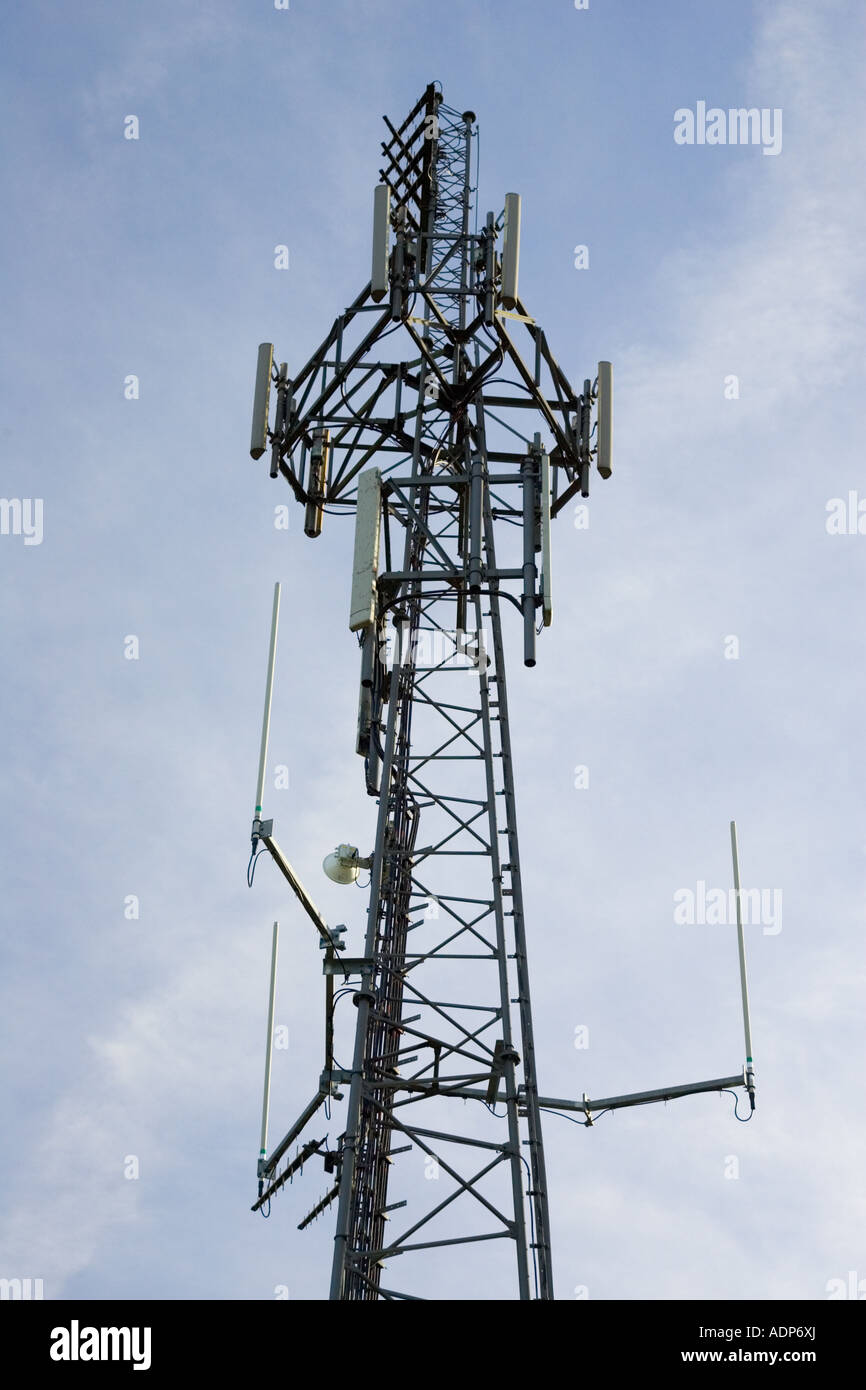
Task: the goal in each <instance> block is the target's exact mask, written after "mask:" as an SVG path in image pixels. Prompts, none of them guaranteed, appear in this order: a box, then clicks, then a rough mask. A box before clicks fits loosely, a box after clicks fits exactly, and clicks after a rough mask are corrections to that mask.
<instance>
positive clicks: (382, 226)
mask: <svg viewBox="0 0 866 1390" xmlns="http://www.w3.org/2000/svg"><path fill="white" fill-rule="evenodd" d="M390 231H391V190H390V188H389V187H388V185H387V183H380V184H377V185H376V188H375V189H374V191H373V269H372V272H371V275H370V298H371V299H374V300H375V301H376V303H377V304H378V303H379V300H380V299H384V298H385V295H386V294H387V293H388V265H389V239H390Z"/></svg>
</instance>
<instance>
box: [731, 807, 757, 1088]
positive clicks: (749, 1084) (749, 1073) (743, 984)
mask: <svg viewBox="0 0 866 1390" xmlns="http://www.w3.org/2000/svg"><path fill="white" fill-rule="evenodd" d="M731 855H732V858H733V861H734V895H735V897H736V899H737V945H738V947H739V952H740V988H741V990H742V993H743V1033H744V1035H745V1040H746V1090H747V1091H748V1093H749V1104H750V1105H751V1107H752V1109H753V1110H754V1108H755V1072H754V1063H753V1061H752V1025H751V1023H750V1021H749V986H748V983H747V981H746V942H745V939H744V937H743V909H742V904H741V902H740V856H739V851H738V849H737V822H736V821H733V820H732V821H731Z"/></svg>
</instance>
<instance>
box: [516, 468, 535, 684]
mask: <svg viewBox="0 0 866 1390" xmlns="http://www.w3.org/2000/svg"><path fill="white" fill-rule="evenodd" d="M520 472H521V475H522V477H523V605H522V606H523V664H524V666H534V665H535V579H536V567H535V529H536V528H535V493H536V483H537V473H536V466H535V459H534V457H533V456H532V455H531V454H530V455H528V456H527V458H525V459H524V461H523V463H522V465H521V468H520Z"/></svg>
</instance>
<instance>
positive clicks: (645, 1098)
mask: <svg viewBox="0 0 866 1390" xmlns="http://www.w3.org/2000/svg"><path fill="white" fill-rule="evenodd" d="M745 1084H746V1082H745V1078H744V1076H743V1073H742V1072H740V1074H739V1075H738V1076H720V1077H717V1078H716V1079H715V1080H713V1081H695V1082H694V1083H692V1084H690V1085H686V1086H668V1087H666V1088H665V1089H663V1090H658V1091H634V1092H632V1094H631V1095H625V1096H605V1097H604V1098H603V1099H602V1100H590V1098H589V1097H588V1096H587V1098H586V1100H553V1099H551V1097H550V1096H539V1099H538V1104H539V1106H540V1107H541V1108H542V1109H543V1110H579V1111H581V1112H582V1113H583V1114H585V1115H588V1114H590V1113H591V1112H592V1111H596V1112H598V1111H600V1110H622V1109H623V1108H625V1107H626V1106H631V1105H651V1104H652V1103H653V1102H654V1101H659V1100H678V1099H679V1098H680V1097H681V1096H696V1095H700V1094H701V1093H702V1092H704V1091H730V1090H733V1088H734V1087H735V1086H745Z"/></svg>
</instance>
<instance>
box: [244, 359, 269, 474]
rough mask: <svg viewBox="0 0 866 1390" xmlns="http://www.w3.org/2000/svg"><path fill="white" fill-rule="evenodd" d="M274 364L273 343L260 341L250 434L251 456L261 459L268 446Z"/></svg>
mask: <svg viewBox="0 0 866 1390" xmlns="http://www.w3.org/2000/svg"><path fill="white" fill-rule="evenodd" d="M273 365H274V345H273V343H259V360H258V363H257V364H256V389H255V395H254V396H253V430H252V434H251V436H250V457H251V458H254V459H260V458H261V456H262V454H263V453H264V452H265V449H266V448H267V447H268V414H269V411H270V406H271V372H272V370H273Z"/></svg>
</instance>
